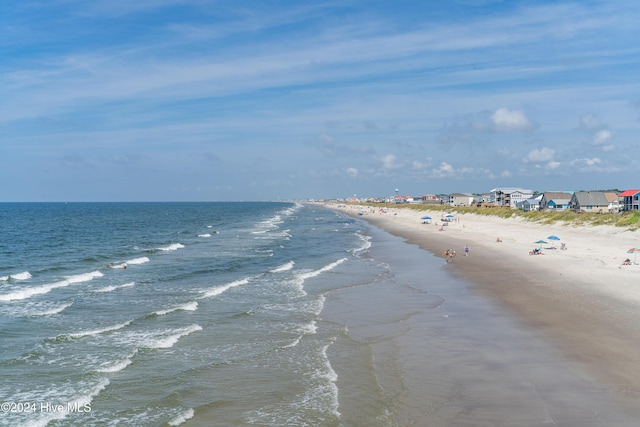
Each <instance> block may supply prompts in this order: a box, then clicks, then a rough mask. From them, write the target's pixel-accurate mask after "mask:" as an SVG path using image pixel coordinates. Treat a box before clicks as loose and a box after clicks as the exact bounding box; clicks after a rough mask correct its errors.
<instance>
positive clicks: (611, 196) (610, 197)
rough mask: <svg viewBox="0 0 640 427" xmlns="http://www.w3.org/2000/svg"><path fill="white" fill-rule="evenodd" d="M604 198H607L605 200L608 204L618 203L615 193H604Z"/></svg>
mask: <svg viewBox="0 0 640 427" xmlns="http://www.w3.org/2000/svg"><path fill="white" fill-rule="evenodd" d="M604 196H605V197H606V198H607V200H608V201H609V202H617V201H618V195H617V194H616V193H611V192H609V191H607V192H605V193H604Z"/></svg>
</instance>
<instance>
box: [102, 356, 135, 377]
mask: <svg viewBox="0 0 640 427" xmlns="http://www.w3.org/2000/svg"><path fill="white" fill-rule="evenodd" d="M136 353H138V350H135V351H134V352H133V353H131V354H130V355H128V356H126V357H125V358H124V359H120V360H117V361H116V362H114V363H111V364H110V365H103V366H102V367H100V368H99V369H98V372H101V373H105V374H113V373H115V372H120V371H122V370H124V369H125V368H126V367H127V366H129V365H131V363H133V360H132V359H133V357H134V356H135V355H136Z"/></svg>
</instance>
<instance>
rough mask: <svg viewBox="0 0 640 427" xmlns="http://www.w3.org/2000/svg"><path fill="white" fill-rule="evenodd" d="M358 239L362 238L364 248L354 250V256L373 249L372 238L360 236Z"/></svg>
mask: <svg viewBox="0 0 640 427" xmlns="http://www.w3.org/2000/svg"><path fill="white" fill-rule="evenodd" d="M358 237H360V240H362V246H360V247H359V248H356V249H354V250H353V253H354V254H357V253H360V252H363V251H366V250H367V249H369V248H370V247H371V236H364V235H362V234H358Z"/></svg>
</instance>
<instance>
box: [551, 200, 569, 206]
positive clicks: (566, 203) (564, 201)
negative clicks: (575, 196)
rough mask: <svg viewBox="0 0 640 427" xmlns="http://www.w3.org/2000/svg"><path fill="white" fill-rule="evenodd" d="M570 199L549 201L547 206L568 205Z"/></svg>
mask: <svg viewBox="0 0 640 427" xmlns="http://www.w3.org/2000/svg"><path fill="white" fill-rule="evenodd" d="M570 201H571V199H551V200H549V201H548V202H547V204H551V203H553V204H555V205H568V204H569V202H570Z"/></svg>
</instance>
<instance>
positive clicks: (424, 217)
mask: <svg viewBox="0 0 640 427" xmlns="http://www.w3.org/2000/svg"><path fill="white" fill-rule="evenodd" d="M420 219H431V217H430V216H423V217H422V218H420Z"/></svg>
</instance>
